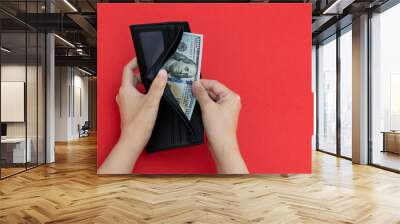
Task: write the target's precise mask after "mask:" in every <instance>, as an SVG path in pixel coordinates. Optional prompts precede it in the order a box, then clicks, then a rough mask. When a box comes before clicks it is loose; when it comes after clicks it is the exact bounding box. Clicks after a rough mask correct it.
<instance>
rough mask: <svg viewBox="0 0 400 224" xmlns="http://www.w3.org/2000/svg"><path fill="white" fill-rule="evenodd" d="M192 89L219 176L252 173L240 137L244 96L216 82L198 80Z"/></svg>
mask: <svg viewBox="0 0 400 224" xmlns="http://www.w3.org/2000/svg"><path fill="white" fill-rule="evenodd" d="M192 90H193V94H194V95H195V97H196V99H197V100H198V101H199V104H200V107H201V112H202V118H203V123H204V127H205V129H206V135H207V140H208V144H209V148H210V151H211V154H212V155H213V157H214V160H215V162H216V165H217V169H218V173H223V174H247V173H249V171H248V169H247V166H246V163H245V162H244V160H243V158H242V156H241V154H240V150H239V145H238V142H237V136H236V129H237V124H238V120H239V112H240V108H241V103H240V96H239V95H238V94H236V93H234V92H233V91H232V90H230V89H228V88H227V87H226V86H224V85H222V84H221V83H219V82H218V81H215V80H205V79H203V80H200V81H196V82H194V83H193V86H192Z"/></svg>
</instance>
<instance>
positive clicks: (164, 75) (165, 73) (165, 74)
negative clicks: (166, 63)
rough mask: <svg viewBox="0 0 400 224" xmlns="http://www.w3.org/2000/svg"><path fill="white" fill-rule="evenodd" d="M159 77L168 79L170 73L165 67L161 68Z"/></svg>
mask: <svg viewBox="0 0 400 224" xmlns="http://www.w3.org/2000/svg"><path fill="white" fill-rule="evenodd" d="M157 76H158V77H160V78H161V79H163V80H166V79H167V76H168V73H167V71H166V70H165V69H160V71H159V72H158V74H157Z"/></svg>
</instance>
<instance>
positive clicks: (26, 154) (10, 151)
mask: <svg viewBox="0 0 400 224" xmlns="http://www.w3.org/2000/svg"><path fill="white" fill-rule="evenodd" d="M26 143H28V144H27V147H26V151H25V144H26ZM31 145H32V140H31V139H30V138H27V139H26V142H25V138H5V139H1V157H2V159H5V160H6V163H26V162H31V160H32V153H31ZM10 146H11V147H10Z"/></svg>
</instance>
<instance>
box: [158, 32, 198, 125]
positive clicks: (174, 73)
mask: <svg viewBox="0 0 400 224" xmlns="http://www.w3.org/2000/svg"><path fill="white" fill-rule="evenodd" d="M202 53H203V35H201V34H194V33H187V32H184V33H183V35H182V39H181V42H180V43H179V45H178V48H177V49H176V51H175V53H174V54H173V55H172V56H171V57H170V58H169V59H168V60H167V62H165V64H164V66H163V68H164V69H165V70H166V71H167V73H168V83H167V85H168V87H169V89H170V90H171V92H172V94H173V95H174V97H175V99H176V100H177V102H178V104H179V106H180V108H181V109H182V111H183V112H184V113H185V115H186V117H187V118H188V119H189V120H190V119H191V118H192V114H193V110H194V106H195V104H196V98H195V97H194V96H193V94H192V84H193V82H194V81H196V80H198V79H199V78H200V70H201V58H202Z"/></svg>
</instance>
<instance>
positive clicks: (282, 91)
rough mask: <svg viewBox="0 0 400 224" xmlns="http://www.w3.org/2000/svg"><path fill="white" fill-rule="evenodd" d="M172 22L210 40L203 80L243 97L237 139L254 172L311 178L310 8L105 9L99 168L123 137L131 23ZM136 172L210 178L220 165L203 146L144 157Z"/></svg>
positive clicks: (151, 6) (107, 6) (100, 7)
mask: <svg viewBox="0 0 400 224" xmlns="http://www.w3.org/2000/svg"><path fill="white" fill-rule="evenodd" d="M167 21H188V22H189V24H190V28H191V30H192V32H193V33H200V34H203V35H204V48H203V63H202V76H203V78H207V79H216V80H219V81H220V82H222V83H224V84H225V85H227V86H228V87H229V88H231V89H233V90H234V91H236V92H237V93H239V95H240V96H241V99H242V111H241V114H240V122H239V127H238V139H239V144H240V149H241V152H242V155H243V157H244V160H245V161H246V164H247V166H248V168H249V170H250V172H251V173H310V172H311V137H312V130H313V96H312V92H311V5H310V4H214V3H212V4H156V3H155V4H154V3H153V4H149V3H146V4H98V70H99V71H98V133H97V135H98V145H97V150H98V151H97V162H98V165H100V164H101V163H102V162H103V161H104V159H105V158H106V156H107V154H108V153H109V152H110V150H111V149H112V147H113V145H114V144H115V143H116V141H117V140H118V137H119V130H120V129H119V124H120V120H119V119H120V118H119V112H118V108H117V105H116V103H115V95H116V94H117V92H118V88H119V85H120V82H121V74H122V69H123V67H124V65H125V64H126V63H127V62H128V61H129V60H130V59H131V58H132V57H134V55H135V51H134V48H133V43H132V39H131V34H130V31H129V25H131V24H141V23H157V22H167ZM137 128H138V129H139V130H140V127H137ZM133 172H134V173H151V174H164V173H176V174H187V173H196V174H197V173H200V174H203V173H215V172H216V167H215V165H214V161H213V160H212V157H211V155H210V153H209V151H208V148H207V145H206V144H203V145H200V146H194V147H188V148H186V149H172V150H167V151H164V152H158V153H154V154H146V153H142V155H141V157H140V158H139V160H138V161H137V163H136V166H135V168H134V170H133Z"/></svg>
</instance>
